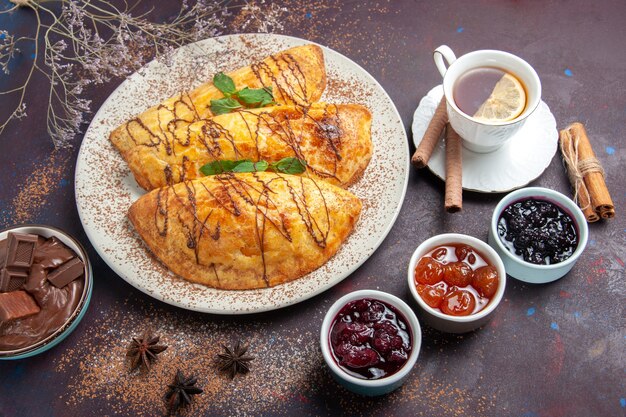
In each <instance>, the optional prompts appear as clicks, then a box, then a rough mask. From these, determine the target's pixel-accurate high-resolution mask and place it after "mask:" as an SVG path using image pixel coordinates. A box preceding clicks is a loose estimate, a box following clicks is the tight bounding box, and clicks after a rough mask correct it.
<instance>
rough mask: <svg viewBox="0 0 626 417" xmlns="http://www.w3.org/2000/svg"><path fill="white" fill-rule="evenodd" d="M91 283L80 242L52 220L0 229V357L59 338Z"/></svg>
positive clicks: (74, 322) (84, 302)
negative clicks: (46, 223) (49, 222)
mask: <svg viewBox="0 0 626 417" xmlns="http://www.w3.org/2000/svg"><path fill="white" fill-rule="evenodd" d="M92 289H93V278H92V271H91V264H90V262H89V258H88V256H87V252H86V251H85V249H84V248H83V246H82V245H81V244H80V243H79V242H78V241H77V240H76V239H74V238H73V237H71V236H70V235H68V234H67V233H65V232H63V231H62V230H60V229H57V228H55V227H52V226H43V225H22V226H14V227H11V228H9V229H5V230H3V231H0V360H3V359H4V360H10V359H23V358H27V357H30V356H34V355H37V354H39V353H42V352H45V351H47V350H48V349H51V348H52V347H54V346H56V345H57V344H59V343H61V342H62V341H63V340H64V339H65V338H66V337H67V336H68V335H69V334H70V333H71V332H72V331H74V329H75V328H76V326H78V323H79V322H80V321H81V319H82V318H83V316H84V314H85V312H86V311H87V307H88V305H89V300H90V298H91V293H92Z"/></svg>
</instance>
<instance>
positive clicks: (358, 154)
mask: <svg viewBox="0 0 626 417" xmlns="http://www.w3.org/2000/svg"><path fill="white" fill-rule="evenodd" d="M370 126H371V115H370V112H369V110H367V109H366V108H365V107H363V106H360V105H356V104H323V103H315V104H313V105H311V106H310V107H307V108H301V107H298V106H294V105H289V106H276V107H264V108H260V109H253V110H242V111H238V112H235V113H228V114H223V115H220V116H215V117H212V118H209V119H204V120H199V121H197V122H193V123H187V122H182V121H181V122H174V123H172V124H170V127H171V129H170V133H169V134H168V135H165V136H163V137H162V138H160V139H157V140H155V139H154V138H152V139H151V138H143V139H140V138H137V139H136V140H135V142H133V145H134V146H133V147H132V148H130V149H128V150H127V151H126V152H123V154H122V155H123V157H124V159H125V160H126V161H127V162H128V166H129V167H130V169H131V171H132V172H133V174H134V176H135V179H136V180H137V183H138V184H139V185H140V186H141V187H143V188H144V189H146V190H151V189H154V188H160V187H163V186H165V185H171V184H175V183H178V182H181V181H184V180H188V179H194V178H198V177H202V176H203V175H202V173H201V172H200V168H201V167H202V166H203V165H204V164H206V163H207V162H213V161H216V160H241V159H249V160H252V161H255V162H256V161H259V160H264V161H267V162H277V161H280V160H281V159H282V158H286V157H296V158H299V159H302V160H304V161H305V162H306V164H307V168H308V169H307V170H306V174H305V175H308V176H310V177H312V178H314V179H323V180H326V181H328V182H330V183H331V184H334V185H338V186H340V187H347V186H349V185H350V184H352V183H353V182H355V181H356V180H357V178H359V176H360V175H361V173H362V172H363V171H364V170H365V168H366V167H367V165H368V163H369V161H370V158H371V157H372V140H371V135H370Z"/></svg>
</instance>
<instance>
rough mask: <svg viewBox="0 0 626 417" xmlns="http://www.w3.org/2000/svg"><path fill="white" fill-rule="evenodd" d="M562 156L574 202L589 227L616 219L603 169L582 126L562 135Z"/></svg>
mask: <svg viewBox="0 0 626 417" xmlns="http://www.w3.org/2000/svg"><path fill="white" fill-rule="evenodd" d="M559 139H560V145H561V153H562V154H563V159H564V161H565V165H566V167H567V171H568V176H569V179H570V182H571V184H572V187H573V188H574V200H576V202H577V203H578V205H579V206H580V208H581V210H582V211H583V214H584V215H585V217H586V218H587V221H588V222H589V223H592V222H595V221H598V220H599V219H600V218H603V219H610V218H613V217H614V216H615V206H614V205H613V200H612V199H611V195H610V194H609V190H608V189H607V187H606V182H605V181H604V169H603V168H602V165H601V164H600V162H599V161H598V159H597V158H596V154H595V153H594V151H593V148H592V146H591V142H590V141H589V137H588V136H587V132H586V130H585V126H584V125H583V124H582V123H578V122H576V123H572V124H571V125H570V126H568V127H567V128H565V129H563V130H561V131H560V132H559Z"/></svg>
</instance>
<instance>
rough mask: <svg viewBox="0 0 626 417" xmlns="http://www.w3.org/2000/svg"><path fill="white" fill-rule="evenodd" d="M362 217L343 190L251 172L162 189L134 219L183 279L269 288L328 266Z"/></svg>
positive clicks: (134, 211)
mask: <svg viewBox="0 0 626 417" xmlns="http://www.w3.org/2000/svg"><path fill="white" fill-rule="evenodd" d="M331 211H332V213H331ZM359 212H360V202H359V201H358V199H356V197H354V196H353V195H351V194H350V193H349V192H347V191H345V190H342V189H341V188H339V187H335V186H332V185H329V184H327V183H325V182H322V181H320V182H316V181H314V180H312V179H309V178H305V177H298V176H293V175H285V174H279V173H268V172H251V173H244V174H242V173H224V174H219V175H214V176H210V177H205V178H202V179H198V180H192V181H185V182H184V183H179V184H175V185H171V186H167V187H163V188H161V189H158V190H154V191H152V192H151V193H149V194H147V195H145V196H143V197H142V198H140V199H139V200H138V201H137V202H136V203H135V204H133V207H131V209H130V213H129V216H130V219H131V221H132V223H133V224H134V226H135V228H136V229H137V230H138V231H139V233H140V235H141V236H142V238H143V239H144V240H145V241H146V243H148V246H149V247H150V248H151V249H152V250H153V251H154V252H155V254H156V255H157V257H159V258H160V259H161V260H163V261H164V262H165V263H166V264H167V265H168V267H169V268H170V269H172V270H173V271H174V272H176V273H178V274H180V275H182V276H183V277H185V278H188V279H190V280H192V281H198V282H203V283H205V284H206V285H211V286H217V287H220V286H221V285H224V287H223V288H239V287H237V285H238V284H237V283H233V280H236V279H238V278H237V277H238V276H239V275H240V274H248V275H247V276H248V278H246V279H249V280H252V284H250V285H251V288H261V287H269V286H273V285H276V284H277V283H278V282H284V281H286V280H291V279H295V278H297V277H299V276H301V275H303V274H304V273H307V272H309V271H311V270H312V269H315V268H317V267H319V266H320V265H321V264H323V263H324V262H325V261H326V260H327V259H328V258H329V257H330V256H332V255H333V254H334V253H335V252H336V250H337V249H338V248H339V245H340V244H341V241H343V240H344V239H345V238H346V237H347V235H348V234H349V233H350V231H351V230H352V228H353V226H354V223H355V222H356V220H357V219H358V214H359ZM224 229H226V231H224ZM172 262H174V263H175V264H172ZM269 262H271V264H269ZM287 265H288V266H287ZM177 267H178V268H180V269H177ZM191 271H193V272H191ZM234 271H240V273H238V272H234ZM224 274H226V275H224Z"/></svg>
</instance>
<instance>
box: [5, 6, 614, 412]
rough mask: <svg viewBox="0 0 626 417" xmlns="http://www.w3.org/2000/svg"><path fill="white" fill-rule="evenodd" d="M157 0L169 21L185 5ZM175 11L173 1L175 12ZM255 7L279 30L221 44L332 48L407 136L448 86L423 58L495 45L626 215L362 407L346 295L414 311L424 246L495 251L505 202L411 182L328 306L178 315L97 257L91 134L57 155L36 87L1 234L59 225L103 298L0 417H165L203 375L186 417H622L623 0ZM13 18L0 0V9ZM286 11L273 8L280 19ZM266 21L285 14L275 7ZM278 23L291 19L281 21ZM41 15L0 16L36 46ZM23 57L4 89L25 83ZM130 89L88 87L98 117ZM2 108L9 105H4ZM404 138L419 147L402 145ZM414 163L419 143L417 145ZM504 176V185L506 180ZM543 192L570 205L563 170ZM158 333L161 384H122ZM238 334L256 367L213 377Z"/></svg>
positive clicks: (431, 340) (600, 227)
mask: <svg viewBox="0 0 626 417" xmlns="http://www.w3.org/2000/svg"><path fill="white" fill-rule="evenodd" d="M165 3H169V2H160V1H145V2H143V3H142V4H141V5H140V8H139V9H138V10H139V11H141V10H144V9H147V7H148V6H149V5H150V4H151V5H155V6H156V7H157V8H156V10H155V11H153V13H152V15H151V16H152V18H154V19H156V20H164V19H167V18H170V17H171V16H172V15H173V13H174V12H175V6H176V5H175V4H169V5H165ZM171 3H175V2H171ZM270 3H274V4H273V5H270V4H259V6H260V9H261V10H262V12H263V13H267V14H268V15H269V14H270V13H271V14H272V16H274V17H277V20H276V21H275V22H277V23H278V24H273V25H265V26H264V25H261V24H259V22H258V21H257V23H255V24H250V25H247V26H246V27H245V28H244V29H242V26H243V25H242V22H244V21H245V16H242V12H241V10H239V9H235V10H233V12H232V15H231V16H229V17H227V18H226V20H225V23H224V27H223V29H222V32H223V33H237V32H240V31H242V30H245V31H251V32H254V31H260V30H270V31H274V32H276V33H282V34H288V35H293V36H297V37H302V38H305V39H310V40H312V41H315V42H318V43H320V44H323V45H327V46H329V47H330V48H333V49H335V50H337V51H339V52H341V53H342V54H345V55H346V56H348V57H349V58H351V59H353V60H354V61H355V62H357V63H359V64H360V65H362V66H363V67H364V68H365V69H366V70H367V71H369V72H370V73H371V74H372V75H373V76H374V77H375V78H376V79H377V80H378V81H379V82H380V83H381V84H382V86H383V87H384V88H385V89H386V90H387V92H388V93H389V95H390V96H391V98H392V99H393V101H394V102H395V103H396V106H397V107H398V110H399V112H400V114H401V116H402V119H403V122H404V124H405V126H406V128H407V130H409V128H410V124H411V119H412V115H413V111H414V110H415V108H416V106H417V103H418V101H419V99H420V97H422V96H423V95H424V94H425V93H426V92H427V91H428V90H430V88H432V86H434V85H435V84H437V83H438V82H440V76H439V74H438V73H437V71H436V69H435V67H434V65H433V63H432V59H431V51H432V50H433V49H434V48H435V47H437V46H439V45H440V44H448V45H450V46H451V47H452V48H453V49H454V50H455V52H457V54H459V55H460V54H463V53H465V52H469V51H472V50H475V49H485V48H491V49H502V50H507V51H510V52H512V53H514V54H517V55H520V56H521V57H523V58H525V59H526V60H527V61H529V62H530V63H531V64H532V65H533V66H534V67H535V69H536V70H537V72H538V73H539V76H540V78H541V80H542V83H543V99H544V100H545V101H546V102H547V103H548V105H549V106H550V108H551V110H552V112H553V113H554V115H555V117H556V120H557V123H558V126H559V127H560V128H562V127H564V126H566V125H567V124H568V123H570V122H572V121H576V120H579V121H582V122H584V123H585V124H586V126H587V130H588V133H589V135H590V137H591V140H592V142H593V145H594V148H595V150H596V153H597V154H598V157H599V159H600V160H601V162H602V164H603V165H604V167H605V169H606V179H607V183H608V186H609V189H610V190H611V192H612V196H613V199H614V202H615V204H616V207H617V216H616V218H615V219H614V220H612V221H608V222H599V223H595V224H591V225H590V240H589V244H588V247H587V250H586V252H585V253H584V254H583V256H582V258H581V259H580V261H579V262H578V264H577V265H576V266H575V267H574V269H573V270H572V271H571V273H569V274H568V275H567V276H566V277H565V278H563V279H561V280H559V281H556V282H554V283H552V284H548V285H528V284H524V283H522V282H519V281H516V280H514V279H510V280H509V281H508V284H507V289H506V293H505V299H504V300H503V302H502V303H501V305H500V306H499V308H498V310H497V313H496V315H495V317H494V319H493V320H492V321H491V322H490V324H488V325H487V326H486V327H485V328H483V329H481V330H479V331H476V332H473V333H470V334H466V335H463V336H450V335H445V334H441V333H439V332H437V331H434V330H431V329H428V328H426V327H425V328H424V329H423V331H424V338H423V342H422V343H423V344H422V350H421V353H420V357H419V359H418V362H417V365H416V366H415V368H414V370H413V372H412V374H411V376H410V379H409V380H408V381H407V383H406V384H405V385H404V387H403V388H402V389H400V390H398V391H397V392H394V393H393V394H391V395H388V396H385V397H381V398H376V399H368V398H361V397H358V396H355V395H353V394H351V393H349V392H347V391H345V390H344V389H342V388H340V387H339V386H338V385H337V384H336V383H335V382H334V381H333V380H332V378H331V376H330V374H329V372H328V370H327V369H326V368H325V365H324V363H323V361H322V359H321V353H320V351H319V347H318V332H319V327H320V324H321V321H322V318H323V315H324V312H325V311H326V309H327V308H328V307H329V306H330V305H331V304H332V303H333V302H334V300H336V299H337V298H339V297H340V296H341V295H343V294H345V293H347V292H349V291H352V290H356V289H362V288H378V289H381V290H384V291H388V292H390V293H393V294H396V295H398V296H400V297H402V298H403V299H405V300H409V294H408V289H407V286H406V280H405V276H406V268H407V263H408V261H409V258H410V255H411V253H412V251H413V250H414V248H415V247H416V246H417V245H418V244H419V243H420V242H422V241H423V240H425V239H426V238H428V237H430V236H432V235H434V234H438V233H442V232H461V233H466V234H469V235H473V236H476V237H478V238H481V239H486V237H487V227H488V222H489V218H490V216H491V212H492V210H493V208H494V207H495V204H496V203H497V201H498V200H499V198H500V197H501V195H497V194H477V193H465V194H464V208H463V211H462V212H460V213H457V214H446V213H445V212H443V210H442V206H443V183H442V182H441V181H440V180H439V179H437V178H436V177H435V176H433V175H432V174H430V173H428V172H427V171H426V170H424V171H420V172H417V171H415V170H412V171H411V175H410V179H409V185H408V190H407V194H406V198H405V201H404V204H403V207H402V211H401V213H400V216H399V217H398V220H397V222H396V223H395V225H394V227H393V229H392V230H391V232H390V234H389V235H388V237H387V239H386V240H385V241H384V243H383V244H382V245H381V247H380V248H379V249H378V250H377V251H376V252H375V253H374V255H373V256H372V257H371V258H370V259H369V260H368V261H367V262H366V263H365V264H364V265H363V266H362V267H361V268H359V269H358V270H357V271H356V272H354V273H353V274H352V275H351V276H349V277H348V278H347V279H346V280H345V281H343V282H342V283H341V284H339V285H337V286H335V287H334V288H332V289H331V290H328V291H326V292H325V293H323V294H321V295H318V296H317V297H314V298H313V299H310V300H308V301H305V302H303V303H300V304H298V305H295V306H292V307H288V308H285V309H283V310H279V311H275V312H271V313H265V314H258V315H252V316H243V317H219V316H209V315H202V314H197V313H191V312H187V311H184V310H181V309H177V308H173V307H170V306H167V305H165V304H163V303H161V302H158V301H155V300H153V299H151V298H150V297H148V296H146V295H144V294H142V293H140V292H139V291H137V290H135V289H134V288H133V287H131V286H130V285H129V284H127V283H126V282H124V281H123V280H122V279H120V278H119V277H118V276H116V275H115V273H113V272H112V271H111V270H110V269H109V268H108V267H107V265H106V264H105V263H104V262H103V261H102V260H101V259H100V258H99V257H98V256H97V254H96V252H95V251H94V250H93V248H92V247H91V246H90V245H89V242H88V240H87V238H86V236H85V233H84V231H83V229H82V227H81V224H80V221H79V219H78V214H77V211H76V206H75V200H74V191H73V184H74V180H73V176H74V166H75V161H76V155H77V152H78V148H79V145H80V138H78V139H77V140H76V141H75V146H74V147H73V148H72V149H59V150H54V148H53V146H52V143H51V141H50V139H49V137H48V136H47V134H46V127H45V116H44V115H45V107H44V106H45V101H46V99H47V96H46V95H45V94H46V93H44V92H43V91H45V90H44V89H43V86H44V84H43V81H42V80H40V79H36V80H35V84H34V88H31V89H30V90H29V91H28V94H27V96H26V98H27V100H28V102H29V107H28V113H29V116H28V118H27V119H25V120H23V121H21V122H14V123H11V124H10V125H9V126H8V128H7V129H6V131H5V132H4V133H3V134H2V135H1V136H0V228H4V227H7V226H10V225H13V224H19V223H44V224H51V225H55V226H58V227H61V228H63V229H65V230H67V231H69V232H70V233H72V234H73V235H75V236H76V237H78V239H79V240H81V241H82V242H83V243H84V244H85V245H87V247H88V248H89V254H90V256H91V259H92V261H93V264H94V277H95V289H94V292H93V299H92V302H91V306H90V308H89V310H88V312H87V314H86V316H85V318H84V320H83V321H82V322H81V323H80V325H79V326H78V328H77V329H76V331H75V332H74V333H73V334H72V335H71V336H70V337H69V338H68V339H67V340H66V341H65V342H64V343H62V344H61V345H59V346H57V347H56V348H54V349H52V350H50V351H48V352H46V353H44V354H42V355H39V356H37V357H34V358H30V359H26V360H20V361H16V362H7V361H2V362H0V416H3V417H5V416H6V417H12V416H20V417H21V416H74V415H81V416H83V415H98V416H100V415H113V414H118V415H145V416H152V415H160V414H163V413H164V412H165V406H164V402H163V399H162V397H163V393H164V392H165V389H166V384H168V383H170V382H171V380H172V378H173V375H174V372H175V370H176V369H177V368H180V369H182V370H184V371H185V372H186V373H195V374H196V376H197V377H198V385H199V386H202V387H203V388H204V390H205V392H204V394H202V395H198V396H196V397H195V403H194V406H193V407H192V409H191V410H189V412H187V414H185V415H296V414H300V415H339V414H345V415H390V416H392V415H394V416H407V415H423V416H431V415H437V416H483V415H484V416H518V417H522V416H523V417H535V416H536V417H544V416H555V417H561V416H563V417H565V416H580V417H587V416H624V415H626V388H625V386H624V371H625V364H626V360H625V359H626V357H625V344H626V329H625V326H624V318H625V314H624V306H625V305H626V302H625V301H626V300H625V294H626V291H625V290H624V260H626V257H625V253H624V250H625V249H626V221H625V220H624V212H623V210H622V208H623V207H624V206H625V204H626V189H625V187H624V181H625V180H626V170H624V164H625V162H626V152H625V148H624V137H625V136H626V127H625V124H624V120H625V119H626V95H624V93H623V92H624V91H625V89H626V50H625V49H624V39H626V25H624V22H625V21H626V4H624V2H623V1H622V0H615V1H599V2H587V1H581V0H577V1H560V2H559V1H541V2H540V1H532V2H531V1H527V2H520V1H500V2H498V1H487V0H483V1H476V2H468V1H449V2H429V1H423V2H420V1H408V0H407V1H393V2H391V1H389V2H386V1H377V2H358V1H350V2H335V1H320V2H311V3H310V4H309V2H303V1H298V2H285V3H281V4H279V5H277V4H276V2H270ZM0 4H1V5H2V7H3V8H7V7H8V3H7V0H2V1H1V2H0ZM278 6H280V7H278ZM270 7H272V8H273V9H272V10H270ZM281 7H282V8H283V9H281ZM30 24H32V13H29V12H28V11H25V10H22V11H19V12H18V13H15V14H12V15H2V16H0V29H7V30H9V31H24V30H27V29H28V25H30ZM27 60H28V51H24V52H23V56H21V57H19V58H18V61H17V64H16V65H17V69H18V71H14V72H13V74H14V75H12V76H11V77H6V76H3V77H2V78H0V89H2V90H5V89H6V88H7V87H9V86H11V85H12V83H14V82H16V79H17V78H19V77H20V75H19V68H20V67H21V66H25V65H27ZM119 82H121V80H115V81H112V82H110V83H108V84H106V85H105V86H102V87H99V88H97V89H92V91H89V92H88V93H87V95H86V96H87V97H88V98H90V99H91V100H93V104H92V106H93V109H97V108H98V106H99V105H100V104H101V103H102V102H103V101H104V100H105V99H106V97H107V96H108V95H109V94H110V93H111V92H112V91H113V89H114V88H115V87H116V86H117V85H118V84H119ZM5 103H7V101H6V99H3V98H0V107H1V106H4V105H5ZM410 137H411V135H410V133H409V138H410ZM408 146H409V147H410V148H411V151H412V150H413V145H412V144H411V145H408ZM495 174H497V173H495ZM532 185H537V186H544V187H548V188H552V189H555V190H558V191H561V192H564V193H566V194H570V192H571V191H570V188H569V185H568V182H567V178H566V175H565V173H564V170H563V166H562V163H561V159H560V156H559V154H557V155H556V156H555V157H554V159H553V160H552V162H551V164H550V166H549V167H548V169H547V170H546V171H545V173H544V174H543V175H542V176H541V177H540V178H539V179H537V180H536V181H534V182H533V183H532ZM148 327H150V328H153V329H156V330H157V331H158V332H159V333H160V334H161V336H162V340H163V341H164V342H165V343H167V344H168V345H169V346H170V347H169V349H168V350H167V351H165V352H164V353H163V354H161V356H160V357H159V360H158V361H157V362H156V363H155V366H154V367H153V369H152V371H151V372H149V373H144V372H140V373H137V372H135V373H129V372H128V363H127V362H125V360H124V353H125V348H126V346H127V345H128V342H129V340H130V338H131V337H132V336H136V335H138V334H139V333H140V332H141V331H142V330H143V329H144V328H148ZM239 338H241V339H242V340H244V341H246V342H248V343H249V344H250V352H251V354H252V355H254V356H255V357H256V359H255V360H254V361H253V362H252V372H251V373H250V374H248V375H244V376H238V377H237V378H235V379H234V380H233V381H230V380H229V378H228V377H227V376H225V375H223V374H221V373H218V372H217V370H216V368H215V366H214V364H213V358H214V355H215V354H216V353H217V352H218V351H219V350H220V345H221V344H230V343H231V342H232V341H235V340H237V339H239Z"/></svg>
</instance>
